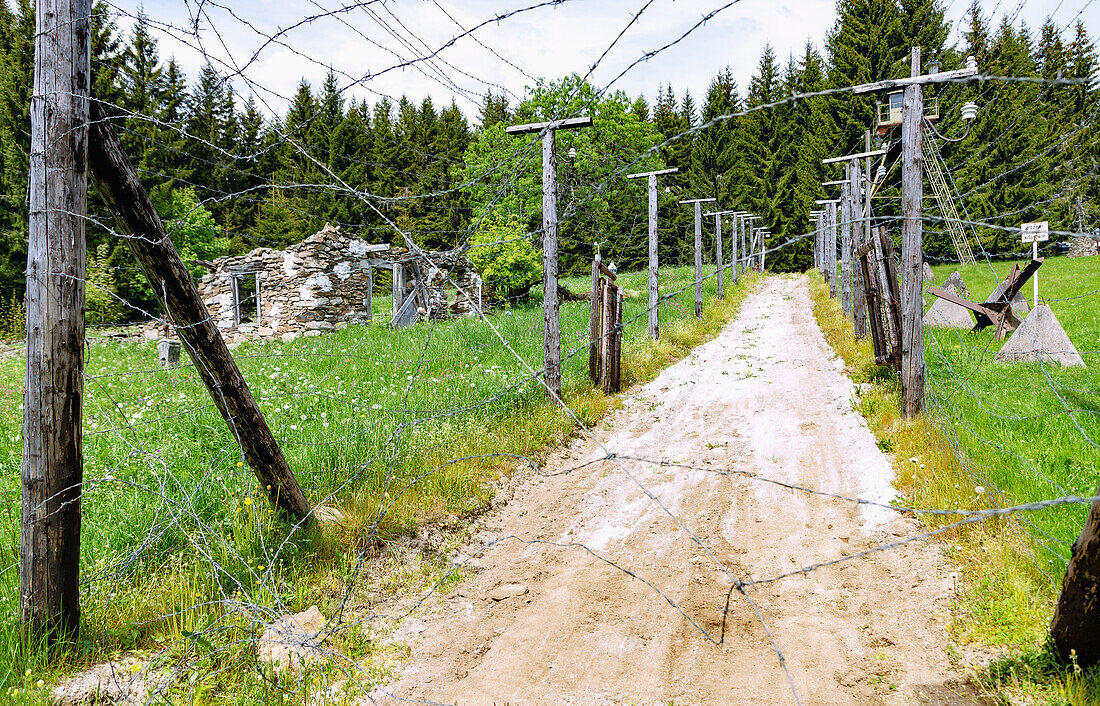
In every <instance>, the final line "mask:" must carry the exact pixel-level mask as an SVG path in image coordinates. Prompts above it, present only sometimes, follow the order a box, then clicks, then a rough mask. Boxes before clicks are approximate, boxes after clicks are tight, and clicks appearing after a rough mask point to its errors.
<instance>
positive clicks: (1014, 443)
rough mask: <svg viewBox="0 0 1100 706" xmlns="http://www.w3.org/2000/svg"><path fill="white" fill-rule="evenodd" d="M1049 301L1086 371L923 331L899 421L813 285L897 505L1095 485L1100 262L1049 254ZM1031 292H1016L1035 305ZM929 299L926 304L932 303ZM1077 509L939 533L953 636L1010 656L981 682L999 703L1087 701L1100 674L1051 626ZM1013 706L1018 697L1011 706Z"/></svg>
mask: <svg viewBox="0 0 1100 706" xmlns="http://www.w3.org/2000/svg"><path fill="white" fill-rule="evenodd" d="M1010 268H1011V263H1004V262H999V263H993V264H992V265H990V264H989V263H978V264H974V265H968V266H958V265H942V266H937V267H934V268H933V271H934V272H935V275H936V283H937V284H940V283H942V282H943V281H944V280H945V279H946V278H947V276H948V275H949V274H950V273H951V272H952V271H953V270H956V269H957V270H959V272H960V274H961V275H962V277H963V280H964V281H965V282H966V284H967V286H968V288H969V289H970V293H971V297H970V298H971V299H973V300H977V301H981V300H982V299H983V298H984V297H985V296H986V295H988V294H989V293H991V292H992V291H993V288H994V287H995V286H996V283H997V281H998V279H1002V278H1004V277H1005V276H1006V275H1007V274H1008V271H1009V269H1010ZM1039 277H1040V297H1041V298H1042V299H1044V300H1045V301H1047V303H1049V305H1050V307H1051V310H1052V311H1053V312H1054V313H1055V315H1056V316H1057V318H1058V319H1059V321H1060V323H1061V324H1062V326H1063V328H1064V329H1065V330H1066V333H1067V334H1068V335H1069V337H1070V339H1071V340H1072V341H1073V343H1074V344H1075V346H1076V348H1077V349H1078V351H1079V352H1080V354H1081V356H1082V358H1083V359H1084V361H1085V363H1086V365H1087V366H1088V367H1087V368H1084V369H1079V368H1070V369H1062V368H1060V367H1058V366H1050V365H1036V364H1011V365H1002V364H995V363H993V356H994V354H995V353H996V352H997V350H999V349H1000V347H1001V345H1003V343H1001V342H998V341H996V340H994V336H993V331H992V329H986V330H985V331H983V332H980V333H971V332H969V331H956V330H943V329H928V328H926V329H925V360H926V363H927V367H928V376H927V400H926V413H927V414H926V416H925V417H924V418H923V419H920V420H918V421H916V422H904V421H902V420H901V419H900V418H899V415H898V412H897V410H898V403H899V394H898V386H897V380H896V378H895V377H894V376H893V375H892V374H890V373H889V372H888V371H885V370H883V369H881V368H877V367H876V366H874V365H873V361H872V360H871V352H870V344H869V342H867V341H856V340H855V339H854V338H853V337H852V335H851V326H850V324H847V323H846V321H845V319H844V318H843V315H842V314H840V313H839V306H838V305H837V304H836V303H835V302H833V301H831V300H829V299H828V296H827V291H825V290H824V288H823V285H822V284H821V281H820V278H817V279H816V280H815V285H814V287H815V299H816V305H815V306H816V309H817V314H818V319H819V322H821V323H822V326H823V328H824V329H825V330H826V334H827V335H828V336H829V339H830V342H831V343H832V344H833V345H834V347H836V348H837V350H838V352H839V353H841V355H842V356H843V357H844V359H845V361H846V363H847V366H848V370H849V372H850V374H852V375H853V377H854V378H856V379H857V380H859V381H862V382H871V383H873V385H872V386H871V387H870V388H869V389H868V390H867V391H866V392H865V393H864V394H863V395H862V397H861V399H860V400H859V405H860V408H861V410H862V411H863V413H864V415H865V416H866V417H867V418H868V420H869V421H870V423H871V426H872V428H873V429H874V430H875V432H876V434H877V436H878V437H879V443H880V445H881V446H882V447H883V448H884V449H885V450H888V451H892V452H894V453H895V456H896V459H897V468H898V472H899V481H900V485H901V490H902V491H903V493H904V494H905V498H904V502H905V504H907V505H911V506H915V507H925V508H965V509H978V508H986V507H1006V506H1012V505H1019V504H1022V503H1029V502H1036V501H1041V500H1046V499H1051V498H1057V497H1061V496H1064V495H1081V496H1091V495H1093V494H1094V492H1095V491H1096V487H1097V483H1098V481H1100V473H1098V471H1100V446H1098V445H1100V415H1098V413H1100V321H1098V319H1100V262H1098V261H1097V258H1077V259H1070V258H1064V257H1057V258H1048V259H1047V260H1046V262H1045V263H1044V264H1043V266H1042V268H1041V269H1040V271H1039ZM1031 291H1032V289H1031V285H1030V283H1029V284H1028V285H1027V287H1026V288H1025V290H1024V294H1025V296H1028V297H1029V298H1030V296H1031ZM927 299H928V300H929V301H928V302H927V304H929V305H930V304H931V297H927ZM1086 512H1087V507H1086V506H1082V505H1074V506H1068V507H1064V508H1059V509H1046V510H1042V511H1038V512H1033V513H1027V514H1017V515H1014V516H1012V517H1011V518H1008V519H1006V520H998V521H991V522H987V523H984V524H983V525H981V526H978V527H971V528H967V529H965V530H962V531H956V532H953V533H951V534H950V535H948V536H947V547H948V552H949V558H950V559H951V560H952V561H953V562H954V563H955V564H956V565H957V567H958V574H959V583H958V586H959V588H958V600H957V601H956V603H955V608H954V615H953V623H952V636H953V638H954V639H955V640H956V641H957V643H958V644H959V645H960V646H962V647H963V648H964V649H965V646H966V645H968V644H981V645H992V646H995V647H998V648H1003V649H1005V650H1007V654H1008V655H1009V656H1008V657H1007V658H1005V659H1003V660H1000V661H998V662H996V663H994V665H993V667H992V668H991V669H989V670H988V671H987V672H986V673H984V674H983V675H981V676H982V678H983V680H984V682H985V683H986V685H987V686H988V687H989V688H990V690H991V691H992V692H993V693H995V694H996V695H997V698H1001V699H1007V700H1013V699H1017V698H1018V699H1021V700H1023V701H1026V702H1029V703H1030V702H1032V700H1034V701H1037V702H1044V703H1045V702H1049V703H1097V702H1098V700H1100V688H1097V683H1098V682H1100V678H1098V677H1096V676H1094V675H1092V674H1081V673H1078V672H1075V671H1074V670H1072V669H1067V668H1063V667H1060V666H1058V665H1055V664H1054V662H1053V660H1052V658H1051V656H1050V653H1049V650H1048V649H1046V646H1045V641H1046V635H1047V624H1048V621H1049V620H1050V616H1051V612H1052V610H1053V606H1054V601H1055V600H1056V598H1057V595H1058V592H1059V590H1060V586H1061V580H1062V576H1063V574H1064V573H1065V568H1066V561H1067V559H1068V556H1069V548H1070V545H1071V544H1072V542H1073V540H1074V539H1076V537H1077V534H1078V533H1079V532H1080V529H1081V526H1082V524H1083V521H1084V517H1085V514H1086ZM1013 702H1015V701H1013Z"/></svg>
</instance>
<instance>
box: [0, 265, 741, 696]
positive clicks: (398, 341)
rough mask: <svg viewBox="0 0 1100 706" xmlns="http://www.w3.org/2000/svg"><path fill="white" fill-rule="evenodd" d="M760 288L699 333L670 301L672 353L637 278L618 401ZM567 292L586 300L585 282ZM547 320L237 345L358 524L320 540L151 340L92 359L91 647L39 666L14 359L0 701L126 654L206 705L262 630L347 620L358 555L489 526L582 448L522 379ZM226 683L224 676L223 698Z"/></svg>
mask: <svg viewBox="0 0 1100 706" xmlns="http://www.w3.org/2000/svg"><path fill="white" fill-rule="evenodd" d="M692 277H693V270H690V269H688V268H680V269H667V270H662V273H661V286H662V292H666V293H667V292H672V291H673V290H676V289H680V288H683V287H685V286H686V285H688V283H689V282H690V281H691V278H692ZM753 281H754V278H752V277H746V278H743V280H742V284H741V286H739V287H737V288H736V289H735V290H734V291H731V290H730V287H729V285H727V296H726V298H725V300H724V301H721V302H718V301H716V300H714V296H715V290H716V282H715V281H714V279H713V278H711V279H708V280H706V286H705V298H706V300H707V301H708V302H709V303H708V306H707V310H706V313H705V316H704V318H703V319H701V320H697V319H695V318H694V316H693V315H692V314H693V311H694V306H693V291H692V289H691V288H688V289H686V290H685V291H683V292H682V293H680V294H677V295H675V296H674V297H672V298H671V299H670V300H668V301H666V302H664V303H663V305H662V307H661V325H662V329H661V330H662V336H661V340H660V341H658V342H656V343H654V342H652V341H650V340H649V339H648V335H647V331H646V317H645V316H644V311H645V307H646V301H645V294H644V292H645V286H644V282H645V275H644V273H624V274H623V275H621V276H620V279H619V282H620V284H622V285H623V286H624V287H626V288H627V289H628V290H633V291H634V292H635V294H634V295H633V296H630V297H629V298H628V299H627V301H626V303H625V307H624V320H625V321H627V322H629V323H628V325H627V326H626V329H625V332H624V342H623V349H624V353H623V384H624V387H625V386H627V385H629V384H631V383H633V382H635V381H638V380H643V379H647V378H649V377H651V376H652V375H653V374H655V373H656V372H657V371H658V370H659V369H660V368H662V367H664V366H665V365H667V364H668V363H669V362H672V361H673V360H676V359H678V358H680V357H682V356H683V355H684V354H686V353H687V351H688V350H690V348H691V347H693V346H694V345H697V344H698V343H700V342H702V340H705V338H707V337H709V336H711V335H713V334H714V333H716V332H717V330H718V329H719V328H720V325H721V324H722V323H723V322H724V321H726V320H727V319H728V318H730V316H732V315H733V313H734V312H735V311H736V308H737V306H738V305H739V303H740V301H741V299H742V298H743V296H744V294H745V292H746V291H747V290H748V289H749V288H750V287H751V286H752V283H753ZM565 284H566V285H567V286H569V287H570V288H572V289H574V290H577V291H583V290H586V289H587V288H588V279H587V278H575V279H573V280H566V281H565ZM539 302H540V297H539V294H538V292H535V293H534V296H533V297H532V300H531V302H530V303H528V304H525V305H521V306H516V307H513V308H510V309H498V310H495V311H493V313H492V314H491V315H490V316H489V319H488V321H480V320H476V319H472V318H463V319H458V320H452V321H447V322H442V323H436V324H431V323H421V324H418V325H416V326H415V327H413V328H411V329H408V330H405V331H391V330H389V329H388V328H385V327H373V326H354V327H349V328H347V329H344V330H341V331H337V332H335V333H331V334H325V335H322V336H318V337H313V338H301V339H298V340H296V341H294V342H292V343H280V342H264V343H259V342H257V343H251V344H244V345H241V346H239V347H238V348H236V350H235V352H234V355H235V357H236V359H237V360H238V363H239V365H240V367H241V369H242V371H243V373H244V375H245V377H246V378H247V380H248V382H249V386H250V388H251V389H252V391H253V394H254V395H255V396H256V397H257V399H258V400H259V403H260V405H261V407H262V408H263V411H264V414H265V416H266V418H267V420H268V422H269V424H270V425H271V427H272V429H273V431H274V432H275V435H276V437H277V438H278V440H279V441H280V443H281V445H282V448H283V450H284V452H285V453H286V455H287V457H288V460H289V461H290V465H291V467H292V468H293V469H294V471H295V473H296V475H297V477H298V480H299V482H300V484H301V485H302V486H303V488H304V489H305V491H306V494H307V496H308V497H309V498H310V500H311V502H314V503H322V502H323V503H325V504H328V505H332V506H335V507H337V508H339V509H340V510H341V511H342V512H343V513H344V518H343V520H342V521H340V522H339V523H337V525H336V527H335V528H333V529H331V530H326V532H325V533H324V534H319V533H308V532H302V531H299V532H296V533H289V534H288V531H287V530H288V528H287V527H286V526H285V525H284V524H283V523H282V522H281V521H279V520H278V518H277V517H275V516H274V515H272V514H271V510H270V509H269V508H268V506H267V503H266V501H265V499H264V493H263V492H262V490H263V489H261V488H258V487H257V485H256V481H255V479H254V476H253V475H252V473H251V471H250V470H249V469H248V468H247V466H245V465H244V463H243V460H242V458H241V455H240V451H239V449H238V448H237V447H236V445H235V443H234V442H233V440H232V438H231V437H230V435H229V433H228V431H227V430H226V427H225V424H224V422H223V421H222V419H221V417H220V415H219V414H218V413H217V410H216V409H215V408H214V407H213V405H212V404H211V403H210V399H209V396H208V394H207V392H206V390H205V388H204V387H203V386H202V384H201V382H200V381H199V379H198V378H197V376H196V375H195V374H194V371H193V370H192V369H191V368H190V367H188V366H183V367H180V368H177V369H173V370H160V369H158V367H157V365H156V350H155V346H154V344H152V343H117V342H112V343H99V344H96V345H93V346H92V348H91V349H90V350H89V352H88V355H87V366H86V394H85V403H84V404H85V406H84V409H85V418H84V458H85V466H84V475H85V479H86V483H85V486H84V494H83V528H82V546H81V552H82V591H81V595H82V611H83V617H82V628H81V642H80V644H79V645H78V646H77V647H76V649H75V650H70V651H69V652H67V653H66V654H64V655H61V654H58V655H53V656H51V655H49V654H47V653H46V651H45V650H42V649H36V648H34V647H30V648H28V647H27V646H26V645H23V644H22V643H21V641H20V637H19V631H18V622H17V621H18V614H19V610H18V569H17V560H18V551H19V549H18V535H19V497H20V485H19V476H20V472H19V469H20V459H21V453H22V440H21V423H22V422H21V412H20V409H21V397H22V391H21V388H22V378H23V361H22V359H21V358H6V359H3V360H0V464H2V472H0V497H2V499H3V501H4V507H5V508H6V509H5V510H4V511H3V512H2V514H0V536H3V537H4V538H5V540H4V542H3V545H2V548H0V552H2V553H3V560H2V566H3V571H2V573H0V605H2V606H3V609H2V611H0V615H3V616H4V617H3V621H2V623H0V654H6V655H8V657H7V658H6V659H5V658H0V694H6V695H7V696H12V695H13V694H15V693H17V696H18V699H19V700H21V701H23V700H26V701H25V702H26V703H38V702H39V701H40V700H42V699H44V698H45V690H46V689H48V688H49V683H50V682H52V681H54V680H55V679H56V677H57V676H58V675H59V674H61V673H64V672H66V671H69V670H72V669H74V668H77V667H79V666H81V665H84V664H88V663H91V662H93V661H96V660H100V659H103V658H104V657H107V656H110V655H113V654H117V653H118V652H119V651H121V650H136V651H138V653H139V654H146V655H150V654H153V653H158V654H160V655H161V656H162V657H164V658H165V659H169V658H170V659H171V660H174V662H175V663H176V664H179V663H193V664H195V665H199V664H200V663H201V664H203V665H205V666H203V667H202V668H200V667H199V666H195V667H194V671H193V673H194V674H197V675H198V677H197V680H198V686H196V684H195V682H194V681H192V682H191V684H190V685H185V686H186V687H187V689H190V691H188V692H187V693H189V694H190V695H191V698H194V697H195V694H197V693H199V692H200V691H202V690H203V689H205V690H206V691H203V693H212V694H218V693H221V692H220V690H221V689H223V688H228V687H226V686H225V685H226V684H235V685H237V686H238V687H239V686H240V683H241V682H240V680H241V679H245V681H247V678H246V677H247V674H248V673H249V672H248V666H249V665H251V664H254V662H255V659H254V650H253V649H252V648H251V647H249V645H248V644H247V643H248V642H249V639H250V637H255V635H257V634H258V631H259V630H260V629H261V628H262V623H263V620H264V618H265V617H266V618H267V619H268V622H269V621H270V618H271V617H274V616H275V615H277V614H278V613H280V612H285V611H288V610H289V611H299V610H303V609H304V608H305V607H307V606H308V605H310V604H311V603H320V604H321V605H322V609H323V610H324V611H325V612H326V614H328V615H331V614H332V613H331V609H332V608H333V607H334V606H335V605H338V604H339V602H340V600H341V598H342V596H343V592H344V590H345V589H346V588H347V587H348V586H350V585H352V584H353V583H354V582H355V581H356V580H357V579H356V576H357V573H356V572H358V571H359V566H360V564H361V560H362V558H363V557H365V556H369V555H370V554H371V553H372V552H375V551H376V550H378V549H379V548H380V547H384V546H385V545H386V543H388V542H391V541H393V540H394V539H395V538H398V537H401V536H407V535H410V534H412V533H414V532H415V531H416V528H417V527H418V526H419V525H422V524H423V523H425V522H436V521H442V520H445V519H448V518H451V519H453V518H458V521H461V518H464V517H467V516H470V515H474V514H477V513H479V512H481V511H483V510H484V509H485V508H486V507H487V506H488V504H489V501H490V500H491V496H492V493H493V490H492V488H493V486H492V482H493V481H494V480H496V479H497V478H498V477H499V476H500V475H501V474H503V473H508V472H509V471H510V469H511V468H512V467H514V466H515V464H516V463H517V459H516V455H522V456H528V457H532V458H534V459H537V458H538V457H539V455H540V453H541V452H542V451H543V450H544V449H546V448H547V447H548V446H551V445H553V444H555V443H559V442H561V441H563V440H564V439H566V438H567V437H568V436H569V435H570V434H572V433H574V431H575V422H574V420H573V419H572V418H571V417H570V416H568V415H567V414H565V413H564V412H562V411H561V410H559V409H556V408H555V407H552V406H550V405H549V404H547V403H546V401H545V397H544V394H543V392H542V389H541V387H540V385H539V382H538V381H537V380H535V379H532V377H531V375H530V374H529V372H528V370H527V369H526V367H525V365H529V366H531V368H533V369H535V370H537V369H539V368H541V366H542V311H541V307H540V306H539ZM588 320H589V305H588V303H587V302H577V303H563V304H562V306H561V331H562V349H563V351H562V352H563V375H562V377H563V388H564V391H565V396H566V399H567V402H568V404H569V406H570V408H571V409H572V410H573V411H574V412H575V413H576V414H577V415H578V416H579V418H580V420H581V421H582V422H583V423H585V424H591V423H593V422H594V421H595V420H597V419H598V418H599V417H600V415H602V414H603V413H604V412H605V411H606V410H607V409H608V408H609V407H610V406H612V405H613V404H614V403H615V402H614V398H613V397H606V396H604V395H602V394H601V393H599V392H596V391H593V390H592V389H591V385H590V384H589V382H588V379H587V358H588V356H587V350H588V349H587V341H588ZM493 328H495V329H496V330H497V331H499V333H500V334H501V335H502V336H503V338H504V339H505V340H506V341H507V346H505V345H502V343H501V342H500V340H499V339H498V337H497V335H496V333H494V331H493ZM509 349H511V350H509ZM513 351H514V352H515V354H514V353H513ZM516 354H518V359H517V355H516ZM288 537H289V538H288ZM233 605H239V606H250V608H249V609H247V610H245V609H234V608H233ZM265 611H266V612H265ZM214 636H216V637H214ZM242 638H243V639H242ZM212 643H214V644H212ZM238 644H239V646H238V647H231V648H230V647H225V646H226V645H238ZM215 647H218V649H214V648H215ZM349 649H350V648H349ZM360 649H367V647H363V646H362V645H360ZM203 660H207V661H203ZM227 665H236V666H232V667H231V668H229V667H227ZM241 665H245V666H244V668H243V671H242V670H241V669H239V667H240V666H241ZM28 672H29V674H28ZM210 674H215V675H220V676H218V677H216V678H213V679H212V681H211V680H208V679H207V675H210ZM227 674H230V675H233V674H235V675H236V676H232V677H230V676H227ZM241 674H244V675H245V676H244V677H242V676H240V675H241ZM39 678H41V679H43V680H44V681H45V686H44V687H42V688H36V687H35V685H36V683H37V679H39ZM252 678H253V681H255V675H254V674H253V677H252ZM259 681H260V682H262V680H259ZM257 683H259V682H257ZM204 684H205V686H203V685H204ZM253 686H255V684H254V685H253ZM200 687H201V688H200ZM256 688H260V687H258V686H256ZM185 691H186V689H185ZM181 693H182V692H181ZM264 693H266V692H262V691H261V692H256V691H254V689H252V688H251V687H250V688H248V689H244V690H243V691H240V693H239V694H238V696H239V697H240V698H236V697H234V698H228V697H225V699H224V701H225V702H240V703H249V702H255V701H257V700H259V701H263V700H265V699H266V697H265V696H264ZM184 700H185V701H186V698H185V699H184ZM217 701H218V702H221V701H222V699H221V697H219V699H218V700H217Z"/></svg>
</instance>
